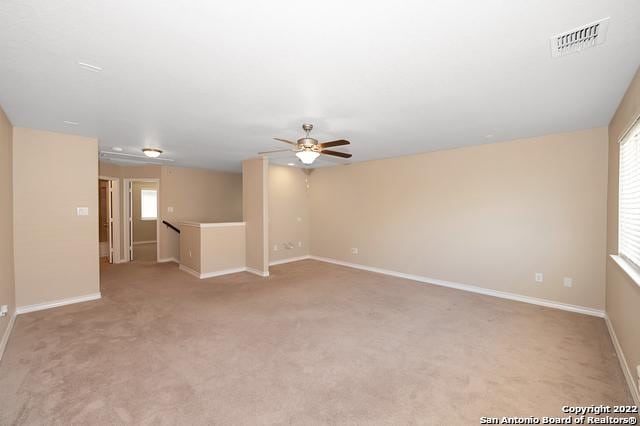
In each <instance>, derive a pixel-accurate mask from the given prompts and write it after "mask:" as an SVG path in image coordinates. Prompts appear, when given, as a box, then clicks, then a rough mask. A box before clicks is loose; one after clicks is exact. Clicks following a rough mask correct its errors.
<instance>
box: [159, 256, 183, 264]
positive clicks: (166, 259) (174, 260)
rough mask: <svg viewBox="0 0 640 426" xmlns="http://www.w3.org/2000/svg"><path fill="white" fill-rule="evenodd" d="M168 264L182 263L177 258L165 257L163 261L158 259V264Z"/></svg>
mask: <svg viewBox="0 0 640 426" xmlns="http://www.w3.org/2000/svg"><path fill="white" fill-rule="evenodd" d="M166 262H175V263H180V261H179V260H178V259H176V258H175V257H165V258H163V259H158V263H166Z"/></svg>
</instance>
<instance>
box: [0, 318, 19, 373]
mask: <svg viewBox="0 0 640 426" xmlns="http://www.w3.org/2000/svg"><path fill="white" fill-rule="evenodd" d="M15 322H16V314H15V313H14V314H13V315H11V317H9V324H8V325H7V328H6V329H5V330H4V334H3V335H2V340H0V361H2V355H4V350H5V348H6V347H7V343H8V342H9V337H11V331H12V330H13V324H14V323H15Z"/></svg>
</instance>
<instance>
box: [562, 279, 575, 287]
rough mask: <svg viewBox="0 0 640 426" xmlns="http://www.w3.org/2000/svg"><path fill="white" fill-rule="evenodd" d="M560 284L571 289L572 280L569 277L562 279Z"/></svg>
mask: <svg viewBox="0 0 640 426" xmlns="http://www.w3.org/2000/svg"><path fill="white" fill-rule="evenodd" d="M562 284H563V285H564V286H565V287H573V278H571V277H564V278H563V279H562Z"/></svg>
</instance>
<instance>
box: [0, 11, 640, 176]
mask: <svg viewBox="0 0 640 426" xmlns="http://www.w3.org/2000/svg"><path fill="white" fill-rule="evenodd" d="M607 16H609V17H611V22H610V25H609V31H608V37H607V41H606V42H605V43H604V44H603V45H601V46H597V47H595V48H592V49H589V50H585V51H583V52H581V53H577V54H574V55H570V56H566V57H562V58H558V59H552V57H551V54H550V52H549V37H550V36H552V35H554V34H557V33H559V32H563V31H565V30H570V29H572V28H574V27H577V26H580V25H583V24H587V23H589V22H592V21H594V20H597V19H600V18H604V17H607ZM639 21H640V1H638V0H608V1H601V0H561V1H559V0H540V1H535V2H531V1H525V0H502V1H498V0H482V1H469V0H466V1H462V0H453V1H452V0H447V1H424V0H423V1H390V0H389V1H377V0H374V1H351V2H347V1H344V0H342V1H335V0H323V1H313V2H310V1H299V0H284V1H277V0H276V1H259V0H250V1H242V0H229V1H225V2H222V1H216V2H211V1H205V0H194V1H160V0H135V1H131V0H126V1H123V0H116V1H103V0H56V1H51V0H0V40H2V42H1V43H0V105H2V107H3V108H4V109H5V111H6V113H7V115H8V116H9V118H10V119H11V121H12V122H13V124H14V125H15V126H23V127H33V128H40V129H47V130H52V131H59V132H67V133H76V134H81V135H85V136H95V137H98V138H99V140H100V146H101V149H106V150H109V149H111V147H113V146H119V147H122V148H124V150H125V152H128V153H134V154H139V153H140V149H141V148H142V147H144V146H151V147H159V148H161V149H163V150H165V155H164V156H165V157H168V158H173V159H175V160H176V163H175V164H177V165H184V166H195V167H204V168H212V169H219V170H240V163H241V161H242V160H243V159H245V158H248V157H251V156H254V155H255V153H256V152H258V151H261V150H269V149H278V148H285V147H286V145H284V144H282V143H279V142H276V141H273V140H271V138H272V137H283V138H290V139H296V138H298V137H300V136H301V135H302V130H301V129H300V125H301V124H302V122H305V121H307V122H311V123H313V124H315V127H316V130H314V133H313V135H314V136H315V137H317V138H318V139H320V140H321V141H322V140H331V139H336V138H346V139H349V140H350V141H351V142H352V145H351V146H350V147H349V149H348V150H349V151H350V152H351V153H353V158H352V161H363V160H368V159H374V158H384V157H392V156H398V155H403V154H410V153H416V152H424V151H431V150H437V149H447V148H453V147H460V146H464V145H474V144H480V143H486V142H495V141H502V140H509V139H514V138H519V137H528V136H536V135H543V134H549V133H555V132H560V131H571V130H576V129H583V128H592V127H598V126H606V125H607V124H608V122H609V120H610V119H611V116H612V115H613V113H614V111H615V108H616V106H617V105H618V103H619V102H620V99H621V98H622V95H623V93H624V91H625V89H626V87H627V86H628V84H629V82H630V80H631V78H632V76H633V74H634V72H635V71H636V69H637V68H638V65H639V64H640V25H639V24H638V22H639ZM78 62H86V63H90V64H93V65H96V66H99V67H101V68H103V71H102V72H99V73H95V72H91V71H86V70H84V69H82V68H80V67H79V66H78ZM65 120H66V121H74V122H78V123H79V124H78V125H77V126H74V125H69V124H65V123H64V121H65ZM487 135H493V137H489V138H487V137H486V136H487ZM280 157H281V156H279V157H278V158H276V159H275V162H281V163H286V162H287V161H291V160H292V159H293V157H292V156H291V157H288V158H280ZM340 161H341V160H333V162H332V163H329V162H327V161H326V160H324V161H319V162H318V164H319V165H322V164H335V163H338V162H340Z"/></svg>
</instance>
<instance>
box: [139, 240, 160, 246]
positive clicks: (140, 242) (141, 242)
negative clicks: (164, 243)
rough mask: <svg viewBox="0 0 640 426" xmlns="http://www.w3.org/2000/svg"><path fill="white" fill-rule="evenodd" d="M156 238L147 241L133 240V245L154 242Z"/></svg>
mask: <svg viewBox="0 0 640 426" xmlns="http://www.w3.org/2000/svg"><path fill="white" fill-rule="evenodd" d="M156 242H157V241H156V240H149V241H134V242H133V245H134V246H137V245H138V244H151V243H154V244H155V243H156Z"/></svg>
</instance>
